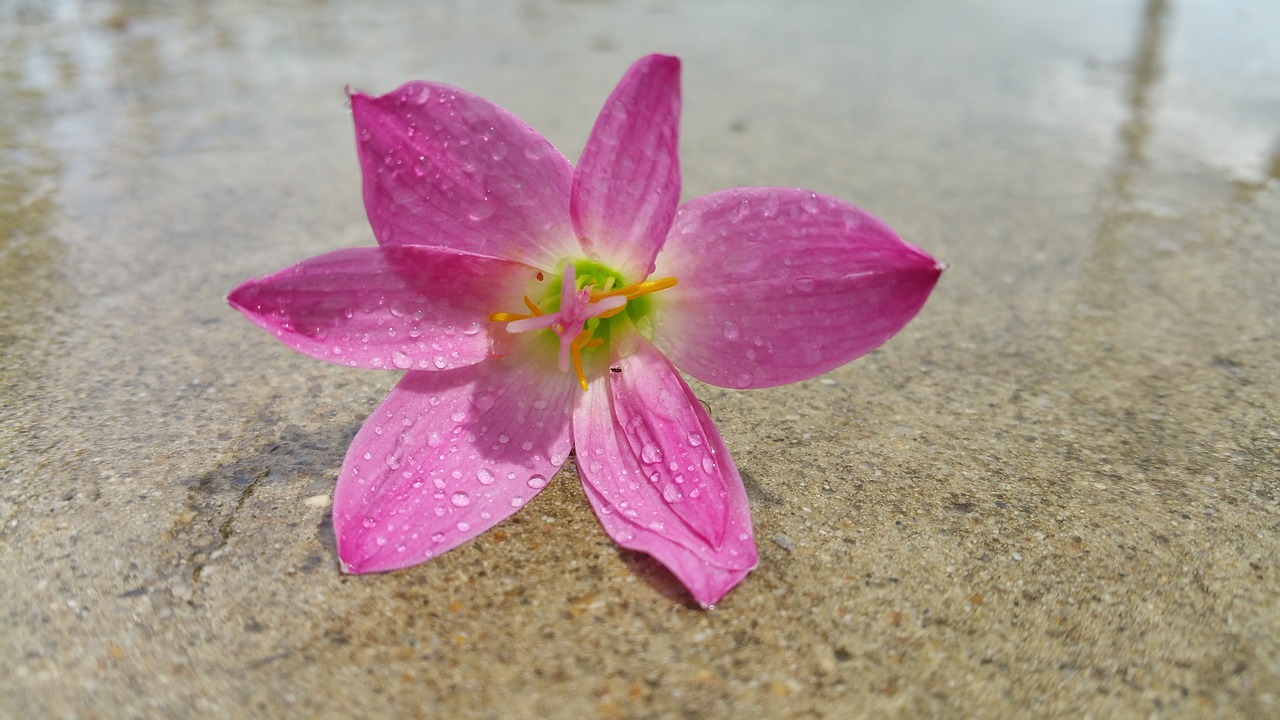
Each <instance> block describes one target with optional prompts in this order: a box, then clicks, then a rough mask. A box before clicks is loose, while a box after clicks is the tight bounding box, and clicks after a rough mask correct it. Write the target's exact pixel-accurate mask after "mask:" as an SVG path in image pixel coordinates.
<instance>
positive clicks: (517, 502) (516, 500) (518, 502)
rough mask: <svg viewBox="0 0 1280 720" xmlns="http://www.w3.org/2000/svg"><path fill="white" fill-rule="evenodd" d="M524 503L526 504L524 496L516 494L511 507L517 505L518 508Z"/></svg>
mask: <svg viewBox="0 0 1280 720" xmlns="http://www.w3.org/2000/svg"><path fill="white" fill-rule="evenodd" d="M523 504H524V498H522V497H520V496H519V495H517V496H515V497H513V498H511V507H517V508H518V507H520V506H521V505H523Z"/></svg>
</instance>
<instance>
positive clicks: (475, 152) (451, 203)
mask: <svg viewBox="0 0 1280 720" xmlns="http://www.w3.org/2000/svg"><path fill="white" fill-rule="evenodd" d="M351 111H352V114H353V115H354V119H355V126H356V138H357V142H356V145H357V151H358V153H359V156H360V167H361V169H362V170H363V172H364V204H365V210H366V211H367V212H368V214H369V223H370V224H371V225H372V226H373V231H374V234H375V235H376V236H377V238H378V242H379V243H380V244H382V245H406V244H408V245H435V246H441V247H451V248H456V249H459V250H466V251H468V252H473V253H476V254H479V255H488V256H490V257H499V258H506V259H509V260H516V261H519V262H523V263H525V264H528V265H533V266H534V267H537V268H540V269H542V270H557V269H558V268H557V267H556V263H557V261H558V260H560V259H561V258H564V257H567V256H570V255H579V254H581V250H580V248H579V245H578V242H577V240H575V239H574V236H573V226H572V224H571V222H570V220H569V189H570V184H571V182H572V176H573V168H572V167H571V166H570V165H569V161H568V160H566V159H565V157H564V156H563V155H561V154H560V151H559V150H556V149H555V147H553V146H552V145H551V143H549V142H547V140H546V138H544V137H542V135H540V134H538V132H537V131H536V130H534V129H533V128H531V127H529V126H528V125H526V124H525V123H524V122H523V121H521V120H520V119H519V118H517V117H516V116H515V115H512V114H511V113H509V112H507V111H506V110H504V109H502V108H500V107H498V106H497V105H494V104H493V103H491V102H489V101H488V100H485V99H483V98H480V97H476V96H475V95H472V94H470V93H468V92H466V91H463V90H459V89H457V88H454V87H450V86H448V85H440V84H436V83H427V82H410V83H406V84H404V85H401V86H400V87H399V88H397V89H396V90H393V91H392V92H389V93H387V94H386V95H382V96H380V97H371V96H369V95H365V94H363V93H359V92H355V93H352V95H351Z"/></svg>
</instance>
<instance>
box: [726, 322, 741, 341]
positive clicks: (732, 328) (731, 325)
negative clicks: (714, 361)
mask: <svg viewBox="0 0 1280 720" xmlns="http://www.w3.org/2000/svg"><path fill="white" fill-rule="evenodd" d="M741 332H742V329H741V328H739V327H738V324H737V323H735V322H733V321H732V320H728V321H726V322H725V324H724V336H725V338H727V339H729V340H733V339H735V338H737V337H738V335H739V334H740V333H741Z"/></svg>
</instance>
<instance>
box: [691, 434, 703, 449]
mask: <svg viewBox="0 0 1280 720" xmlns="http://www.w3.org/2000/svg"><path fill="white" fill-rule="evenodd" d="M701 444H702V436H701V435H699V434H698V433H696V432H691V433H689V445H690V446H692V447H698V446H699V445H701Z"/></svg>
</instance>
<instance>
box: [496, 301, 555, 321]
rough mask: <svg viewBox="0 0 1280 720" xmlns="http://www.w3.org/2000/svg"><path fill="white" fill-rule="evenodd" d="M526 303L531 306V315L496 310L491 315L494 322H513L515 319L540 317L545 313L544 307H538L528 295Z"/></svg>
mask: <svg viewBox="0 0 1280 720" xmlns="http://www.w3.org/2000/svg"><path fill="white" fill-rule="evenodd" d="M524 305H525V307H527V308H529V312H530V313H532V314H530V315H520V314H519V313H508V312H496V313H493V314H492V315H490V316H489V319H490V320H491V321H493V322H512V321H514V320H528V319H529V318H532V317H538V316H540V315H542V314H543V312H542V308H540V307H538V306H537V305H535V304H534V303H533V301H532V300H530V299H529V296H528V295H525V296H524Z"/></svg>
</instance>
